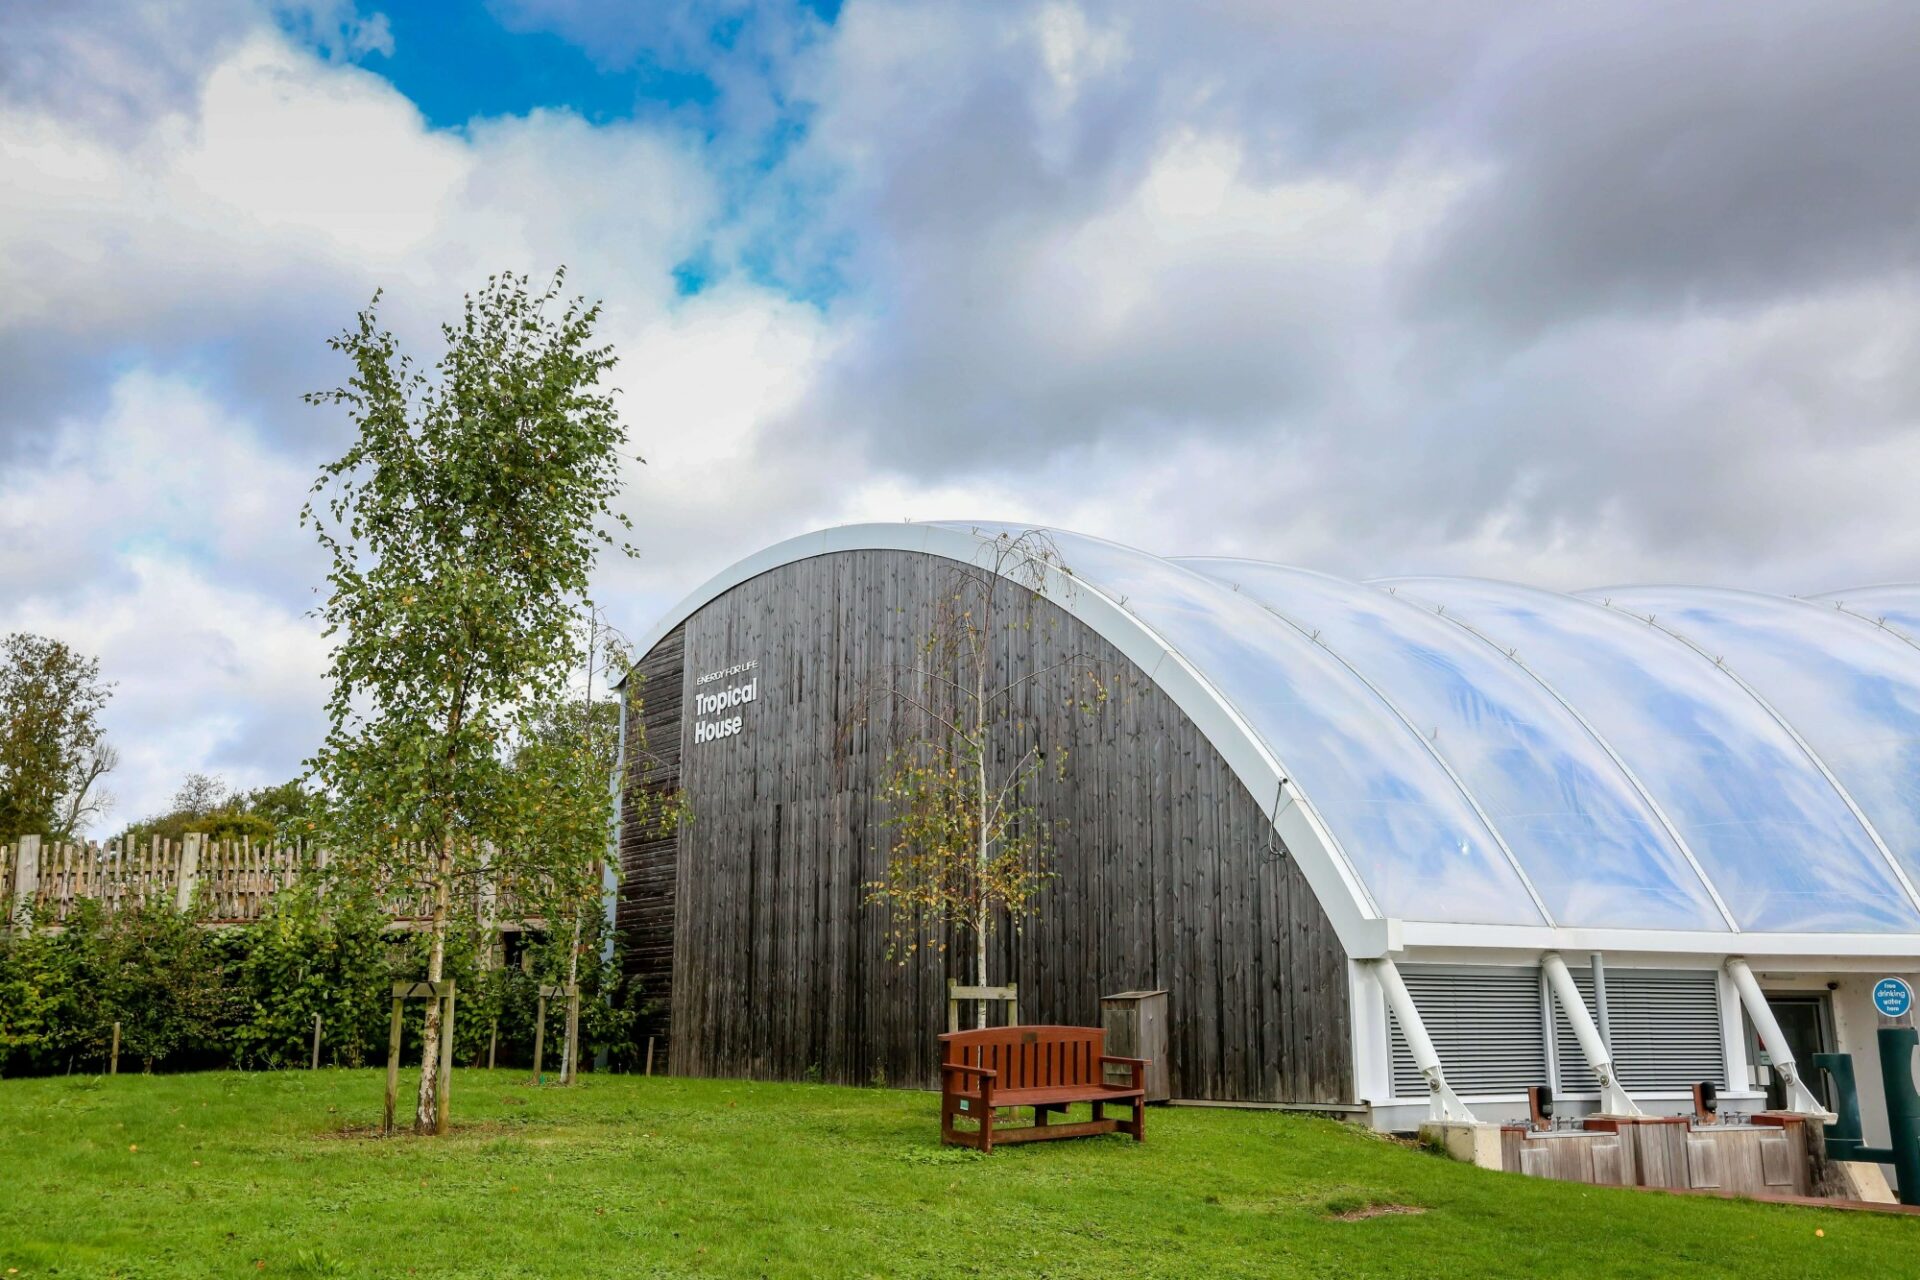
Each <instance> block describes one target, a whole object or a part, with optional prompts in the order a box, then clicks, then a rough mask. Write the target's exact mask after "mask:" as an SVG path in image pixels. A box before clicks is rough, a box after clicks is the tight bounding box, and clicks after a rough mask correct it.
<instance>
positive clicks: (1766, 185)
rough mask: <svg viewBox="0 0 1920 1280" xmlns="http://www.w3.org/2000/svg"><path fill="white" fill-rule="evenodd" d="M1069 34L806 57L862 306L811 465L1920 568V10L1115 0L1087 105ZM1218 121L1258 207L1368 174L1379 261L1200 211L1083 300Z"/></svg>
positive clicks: (897, 23)
mask: <svg viewBox="0 0 1920 1280" xmlns="http://www.w3.org/2000/svg"><path fill="white" fill-rule="evenodd" d="M1042 9H1043V7H1042V6H1026V7H1019V8H1011V7H1004V6H1003V7H996V8H994V9H992V10H991V11H962V10H956V9H953V8H951V7H945V6H909V5H868V4H859V3H855V4H851V5H849V6H848V8H847V10H846V12H845V13H844V14H843V15H842V18H841V22H840V29H839V30H838V32H837V33H836V36H835V39H834V40H833V41H832V42H831V43H827V44H823V45H822V46H821V47H819V48H817V49H816V50H814V51H813V52H812V53H811V54H810V55H808V57H807V58H805V59H803V60H802V63H801V66H800V67H799V69H798V71H797V72H796V77H797V82H798V83H799V84H800V85H801V86H802V88H803V91H804V93H805V94H807V95H809V96H811V97H812V98H813V99H814V101H815V115H814V117H813V119H814V128H813V132H812V135H811V138H810V141H809V146H808V148H807V149H806V150H805V151H803V153H802V154H801V155H800V156H799V157H798V158H797V159H796V161H795V162H794V165H793V166H792V168H791V170H790V171H789V175H788V176H789V177H793V178H794V180H795V181H796V184H797V185H800V186H802V187H805V186H806V185H807V183H808V182H809V181H812V182H816V183H817V185H818V188H819V189H823V190H828V191H830V192H831V193H832V194H831V196H830V197H829V198H828V199H827V201H826V205H825V211H826V215H827V218H826V222H827V226H826V229H825V230H823V231H821V232H819V233H818V234H817V239H815V240H813V241H811V242H808V241H804V240H803V241H801V242H800V243H799V246H798V248H797V250H796V252H798V253H801V254H804V253H806V252H809V251H815V250H818V251H820V252H828V251H831V252H836V253H838V254H839V255H840V256H839V258H838V263H839V266H840V269H841V270H842V271H843V273H844V274H845V276H846V277H847V279H848V280H849V281H850V284H851V286H852V288H851V295H850V299H849V300H847V301H844V302H843V303H842V304H840V305H841V306H842V309H843V310H844V312H845V313H846V318H848V319H852V320H857V321H858V322H859V323H858V326H857V327H856V328H854V329H853V330H852V333H853V336H852V337H851V338H850V340H848V341H847V342H846V343H845V344H844V345H843V347H842V348H841V349H840V352H839V354H838V356H837V358H836V359H835V361H834V362H833V363H832V365H831V366H830V367H829V368H828V370H827V371H826V372H825V373H824V374H823V376H822V377H821V378H820V379H819V380H818V382H817V384H816V386H815V389H814V391H813V393H812V394H811V396H810V397H809V398H808V399H807V400H806V401H805V402H803V403H802V404H801V406H800V407H799V408H798V409H797V410H796V411H795V413H794V414H793V415H792V417H791V418H790V420H789V421H788V422H787V423H785V424H784V428H785V432H786V433H787V438H788V441H789V447H792V448H794V449H795V450H799V449H803V448H805V447H807V445H808V443H809V442H818V441H824V440H828V439H833V440H842V441H844V440H846V439H847V438H849V437H851V438H853V439H856V440H858V441H860V442H861V443H862V447H863V449H864V451H865V453H866V456H867V457H868V458H869V459H871V460H872V464H873V465H877V466H879V467H882V468H885V469H888V470H892V471H894V472H896V473H898V474H900V475H902V476H904V477H908V478H909V480H910V481H911V482H914V483H922V484H935V483H939V484H948V485H950V484H953V483H957V482H959V481H960V480H962V479H963V478H968V477H971V478H976V479H978V480H981V481H992V482H997V483H1005V484H1010V485H1013V486H1016V487H1017V488H1018V489H1020V491H1022V492H1024V493H1026V494H1028V495H1030V501H1031V503H1032V505H1033V506H1034V508H1035V514H1036V516H1040V517H1044V518H1053V516H1052V514H1051V513H1053V512H1059V511H1066V512H1068V513H1070V514H1077V515H1078V516H1079V518H1081V520H1082V522H1083V523H1086V522H1089V521H1097V522H1102V527H1103V528H1104V530H1105V531H1107V532H1118V533H1121V534H1123V535H1124V534H1125V533H1126V532H1127V531H1128V530H1129V529H1131V528H1135V527H1139V528H1142V529H1156V530H1164V531H1165V532H1166V533H1167V534H1168V535H1169V536H1170V537H1171V538H1172V539H1173V540H1174V541H1175V542H1178V541H1179V540H1180V538H1181V534H1182V531H1186V536H1187V545H1189V546H1193V545H1201V546H1206V547H1209V548H1211V549H1220V544H1221V543H1222V542H1232V541H1237V542H1240V543H1243V544H1249V547H1248V549H1251V548H1252V547H1256V546H1257V549H1258V550H1259V551H1260V552H1261V553H1263V554H1272V555H1280V556H1283V557H1284V556H1286V555H1287V553H1288V549H1289V548H1293V549H1294V550H1295V551H1296V552H1299V553H1303V554H1306V555H1309V556H1319V557H1324V558H1327V559H1331V560H1333V561H1336V562H1337V563H1335V564H1332V565H1330V566H1329V567H1335V568H1338V569H1340V570H1342V571H1345V572H1355V573H1361V574H1368V573H1371V572H1380V571H1385V570H1387V569H1389V568H1393V569H1398V568H1403V567H1404V568H1438V569H1449V570H1460V569H1463V568H1476V569H1478V570H1479V571H1483V572H1493V573H1501V572H1518V573H1523V574H1531V575H1533V576H1538V577H1543V578H1549V579H1552V580H1554V581H1555V582H1557V583H1558V584H1559V585H1567V586H1578V585H1584V584H1585V583H1586V582H1587V581H1590V580H1592V579H1593V578H1596V577H1617V576H1620V574H1621V573H1624V572H1629V571H1632V569H1633V566H1635V565H1640V566H1645V567H1647V569H1648V570H1649V572H1650V573H1651V574H1652V576H1669V573H1663V572H1659V571H1658V570H1659V566H1661V565H1666V566H1669V571H1670V572H1671V571H1684V572H1689V573H1693V574H1694V575H1695V576H1704V577H1714V576H1723V577H1728V578H1732V579H1738V580H1742V581H1751V582H1753V583H1754V584H1756V585H1768V586H1776V587H1779V586H1791V587H1794V588H1795V589H1809V588H1811V587H1813V586H1817V585H1819V582H1818V581H1814V582H1802V581H1799V580H1798V579H1797V578H1796V575H1797V574H1800V573H1801V572H1802V571H1803V570H1805V569H1806V568H1807V567H1808V566H1809V565H1811V564H1813V563H1814V562H1815V561H1816V560H1818V559H1819V558H1820V557H1821V556H1824V557H1825V559H1826V561H1827V562H1829V563H1831V564H1846V565H1848V566H1852V567H1851V568H1849V570H1848V571H1847V573H1842V574H1841V576H1848V575H1849V574H1851V575H1852V576H1861V577H1872V576H1874V574H1875V573H1888V572H1890V573H1893V574H1895V575H1896V576H1898V574H1899V572H1900V569H1899V563H1900V557H1901V556H1910V555H1911V554H1912V553H1913V552H1914V550H1915V546H1914V543H1915V539H1914V538H1912V537H1908V536H1907V535H1906V533H1905V529H1906V527H1907V522H1904V521H1903V519H1902V513H1903V512H1904V510H1905V500H1904V499H1901V498H1900V497H1899V496H1898V495H1897V493H1896V492H1895V490H1894V487H1893V486H1891V485H1889V484H1887V483H1886V482H1885V480H1884V474H1885V471H1886V469H1887V468H1888V467H1890V466H1892V467H1899V466H1902V465H1906V463H1907V462H1908V461H1910V460H1911V457H1912V456H1913V454H1914V453H1915V452H1916V445H1915V442H1916V439H1917V438H1920V437H1917V436H1916V427H1917V426H1920V380H1917V379H1916V377H1915V375H1914V374H1913V373H1912V372H1911V370H1912V369H1913V368H1914V367H1915V362H1914V360H1913V359H1912V357H1913V356H1915V355H1920V351H1916V350H1915V348H1914V343H1915V336H1916V335H1915V324H1916V317H1917V316H1920V305H1917V304H1920V295H1916V291H1915V287H1914V286H1915V283H1916V277H1917V276H1920V273H1917V272H1916V270H1915V267H1916V263H1915V261H1914V257H1915V248H1916V245H1915V241H1916V236H1920V217H1916V214H1920V152H1917V151H1916V148H1920V78H1915V77H1913V76H1911V75H1910V74H1909V69H1908V68H1907V66H1906V63H1907V62H1909V61H1910V58H1911V51H1912V50H1913V49H1914V48H1916V47H1920V40H1916V38H1915V37H1916V36H1917V35H1920V16H1916V15H1920V11H1915V10H1912V9H1910V8H1903V7H1897V6H1895V7H1887V6H1874V7H1868V6H1857V5H1849V6H1846V7H1844V8H1843V9H1840V10H1834V9H1831V8H1829V9H1809V8H1806V7H1804V6H1791V5H1784V4H1773V3H1767V4H1761V5H1757V6H1756V5H1749V6H1738V7H1732V6H1709V7H1706V8H1701V7H1697V6H1696V7H1694V8H1692V9H1674V8H1672V7H1670V6H1652V5H1637V4H1636V5H1632V6H1624V7H1623V6H1607V7H1601V8H1597V9H1596V8H1591V7H1589V8H1587V9H1576V8H1573V7H1564V6H1552V7H1540V6H1512V5H1502V6H1480V7H1471V8H1469V7H1461V6H1428V7H1425V8H1423V9H1419V10H1408V9H1407V8H1406V7H1405V6H1392V7H1391V8H1388V7H1369V6H1364V5H1363V6H1352V5H1341V6H1326V7H1324V8H1320V7H1316V6H1311V5H1309V6H1305V7H1299V6H1289V7H1287V8H1286V9H1284V10H1275V9H1272V8H1270V7H1268V6H1252V5H1248V6H1218V5H1216V6H1207V7H1204V8H1198V9H1196V8H1194V7H1191V6H1186V7H1180V8H1179V9H1178V10H1174V9H1172V8H1171V7H1168V6H1145V5H1141V6H1124V5H1100V6H1086V7H1085V10H1084V13H1085V19H1086V22H1087V23H1088V24H1090V27H1091V28H1092V32H1093V35H1094V36H1096V37H1097V36H1098V35H1099V34H1100V33H1101V30H1102V29H1108V30H1110V31H1112V32H1114V33H1117V35H1118V37H1119V38H1120V39H1121V41H1122V42H1123V43H1124V47H1125V49H1126V54H1125V56H1124V57H1123V58H1119V59H1116V60H1114V62H1113V63H1112V64H1111V65H1108V66H1094V65H1089V66H1088V67H1086V68H1083V69H1082V70H1083V72H1084V74H1081V75H1080V76H1079V78H1078V80H1077V82H1076V83H1075V84H1074V85H1073V86H1072V89H1071V91H1070V92H1068V91H1063V90H1062V88H1061V86H1060V84H1059V83H1057V82H1056V80H1055V78H1054V77H1053V75H1052V72H1051V71H1050V70H1049V67H1048V65H1047V50H1046V49H1045V48H1044V46H1043V41H1042V38H1041V37H1040V35H1039V34H1037V32H1038V26H1037V24H1038V23H1039V22H1040V15H1041V13H1042ZM1208 138H1226V139H1230V140H1231V141H1232V142H1233V143H1234V144H1236V145H1237V146H1238V147H1239V148H1240V155H1241V164H1240V169H1239V172H1238V175H1237V182H1238V184H1239V185H1240V186H1241V187H1243V188H1245V189H1247V190H1250V191H1255V192H1258V191H1262V190H1268V191H1285V190H1311V189H1313V188H1314V187H1315V186H1316V184H1330V185H1332V186H1336V187H1338V186H1344V187H1346V188H1348V189H1351V190H1356V191H1359V192H1362V193H1366V194H1367V195H1368V197H1369V198H1368V199H1367V200H1366V201H1365V202H1364V203H1362V204H1360V205H1358V206H1356V207H1355V208H1354V209H1352V210H1351V214H1350V218H1349V223H1350V224H1351V225H1360V224H1364V223H1368V222H1379V223H1380V224H1381V225H1383V226H1385V227H1386V228H1387V231H1386V232H1385V235H1386V237H1387V243H1386V245H1385V247H1384V248H1383V249H1382V251H1381V252H1380V253H1379V255H1378V256H1377V258H1376V259H1374V260H1370V261H1369V260H1366V259H1365V258H1364V256H1362V257H1360V258H1356V259H1353V260H1347V259H1343V258H1342V257H1341V255H1340V253H1339V252H1338V250H1337V241H1338V238H1339V235H1338V233H1339V231H1340V228H1339V227H1331V228H1318V229H1308V230H1302V229H1300V228H1298V227H1295V228H1289V227H1288V226H1286V225H1283V224H1282V221H1283V220H1284V218H1285V217H1286V216H1287V215H1285V214H1278V213H1276V214H1275V215H1273V217H1274V218H1275V219H1276V222H1275V223H1274V224H1273V225H1270V226H1267V227H1254V228H1248V227H1245V226H1242V225H1239V224H1236V223H1235V222H1233V221H1232V220H1231V219H1228V220H1223V221H1221V222H1219V223H1217V224H1209V223H1208V222H1207V221H1206V219H1205V218H1204V217H1203V218H1200V219H1198V220H1196V221H1194V222H1192V223H1189V224H1186V225H1182V226H1179V227H1177V228H1175V229H1173V230H1171V231H1163V230H1162V229H1156V228H1141V229H1140V230H1139V231H1138V233H1137V234H1136V236H1135V237H1134V239H1133V240H1132V242H1131V245H1130V246H1129V244H1128V242H1127V240H1126V238H1125V237H1119V238H1116V239H1115V241H1114V251H1113V253H1112V255H1111V256H1110V257H1109V258H1108V259H1107V260H1105V261H1101V260H1099V259H1097V258H1093V259H1088V260H1087V261H1086V270H1085V272H1084V275H1085V276H1086V277H1089V278H1090V279H1091V280H1092V282H1093V283H1096V284H1106V285H1110V286H1114V287H1116V288H1122V289H1124V288H1127V287H1131V288H1133V289H1135V290H1136V291H1138V292H1139V293H1140V295H1141V296H1140V298H1139V299H1138V300H1137V302H1136V303H1135V304H1134V305H1132V306H1130V307H1126V308H1123V309H1121V310H1120V311H1118V312H1113V311H1109V310H1106V309H1104V308H1103V306H1102V302H1103V299H1101V298H1100V297H1098V296H1096V295H1095V294H1094V293H1092V292H1089V293H1088V294H1086V295H1081V294H1079V293H1077V292H1076V289H1075V284H1076V280H1075V279H1074V278H1073V277H1072V276H1071V275H1070V274H1069V273H1066V272H1064V270H1063V268H1062V263H1074V262H1077V261H1079V260H1078V259H1075V258H1074V257H1073V256H1072V255H1073V254H1074V253H1075V252H1078V251H1079V250H1080V248H1081V247H1083V246H1084V243H1085V238H1086V237H1087V236H1088V235H1089V234H1090V233H1094V232H1096V231H1097V230H1098V228H1099V227H1100V226H1101V225H1102V222H1103V220H1106V219H1111V218H1112V217H1113V216H1114V215H1115V214H1116V211H1122V210H1124V209H1125V207H1126V206H1127V204H1128V202H1129V201H1130V200H1135V199H1137V197H1138V193H1139V192H1140V190H1141V189H1142V183H1143V182H1144V181H1145V180H1146V179H1147V177H1148V176H1149V175H1150V173H1151V172H1152V166H1153V165H1155V164H1156V163H1159V162H1161V161H1163V160H1164V158H1165V157H1167V156H1168V155H1172V154H1177V153H1178V152H1179V151H1180V150H1181V149H1182V148H1186V147H1191V146H1193V145H1195V141H1194V140H1195V139H1200V140H1202V141H1204V140H1205V139H1208ZM822 174H827V175H831V176H832V179H833V181H832V183H831V184H828V183H825V182H821V181H819V180H818V175H822ZM1422 174H1428V175H1432V176H1433V177H1434V179H1435V181H1436V183H1437V184H1438V189H1441V190H1443V191H1444V196H1443V198H1436V199H1435V201H1434V203H1433V205H1432V208H1431V209H1430V210H1428V209H1422V208H1418V207H1408V206H1407V201H1408V199H1409V196H1408V193H1409V191H1414V192H1416V194H1417V188H1418V184H1419V182H1420V181H1421V175H1422ZM795 175H799V176H797V177H795ZM1290 230H1291V231H1297V232H1298V234H1297V235H1289V234H1288V232H1289V231H1290ZM1263 232H1272V233H1273V235H1272V236H1268V235H1265V234H1263ZM1175 237H1185V238H1184V239H1176V238H1175ZM1316 237H1319V238H1321V239H1324V240H1325V242H1326V244H1327V246H1328V250H1329V252H1328V253H1327V254H1326V255H1324V256H1320V255H1317V254H1316ZM1302 241H1304V247H1303V245H1302ZM1116 317H1117V318H1116ZM1183 460H1184V461H1183ZM1188 464H1195V465H1201V466H1203V467H1205V468H1207V469H1206V470H1204V471H1203V472H1202V473H1196V474H1179V475H1175V476H1172V477H1167V476H1164V475H1162V474H1161V471H1160V469H1162V468H1170V467H1171V468H1180V467H1183V466H1185V465H1188ZM1063 487H1064V488H1065V489H1066V490H1067V491H1068V492H1066V493H1063ZM1089 488H1091V489H1094V490H1096V491H1099V490H1104V491H1106V492H1110V493H1112V494H1114V495H1115V496H1114V497H1113V498H1112V499H1111V502H1110V507H1111V509H1112V510H1111V512H1106V511H1103V510H1102V509H1101V508H1100V506H1099V505H1098V504H1095V505H1093V506H1091V507H1089V506H1088V505H1087V504H1086V503H1083V502H1080V501H1077V500H1075V499H1074V498H1073V497H1072V496H1071V491H1072V490H1085V489H1089ZM1143 495H1151V496H1150V497H1148V496H1143ZM1149 504H1152V505H1154V507H1155V514H1154V516H1153V517H1152V518H1151V519H1149V520H1145V521H1142V520H1140V519H1138V518H1137V517H1136V516H1135V515H1133V514H1132V513H1131V512H1130V511H1129V512H1128V513H1127V514H1119V513H1118V512H1120V511H1123V510H1127V509H1128V508H1136V507H1139V506H1142V505H1149ZM1107 522H1110V523H1107ZM1874 528H1881V529H1888V530H1889V531H1890V535H1891V536H1879V537H1876V536H1873V535H1871V534H1868V533H1864V532H1863V531H1864V530H1868V529H1874ZM1160 545H1166V544H1165V543H1161V544H1160ZM1409 557H1413V558H1414V559H1416V560H1419V559H1422V558H1424V559H1425V560H1426V561H1427V562H1428V563H1413V564H1409V563H1408V558H1409ZM1609 565H1614V566H1616V568H1615V570H1609V569H1608V567H1607V566H1609ZM1716 567H1717V569H1718V570H1719V572H1718V573H1716V572H1715V570H1716ZM1815 576H1816V578H1823V577H1824V576H1830V575H1822V574H1818V573H1816V574H1815Z"/></svg>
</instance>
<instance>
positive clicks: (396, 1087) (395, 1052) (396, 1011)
mask: <svg viewBox="0 0 1920 1280" xmlns="http://www.w3.org/2000/svg"><path fill="white" fill-rule="evenodd" d="M404 1007H405V1002H404V1001H403V999H402V998H401V997H400V996H397V995H396V996H395V997H394V998H393V1022H392V1023H391V1024H390V1025H389V1026H388V1028H387V1110H386V1117H385V1119H383V1120H382V1121H381V1122H380V1131H381V1132H382V1133H385V1134H388V1135H391V1134H392V1133H393V1100H394V1098H395V1097H396V1096H397V1095H398V1094H399V1092H400V1010H401V1009H402V1008H404Z"/></svg>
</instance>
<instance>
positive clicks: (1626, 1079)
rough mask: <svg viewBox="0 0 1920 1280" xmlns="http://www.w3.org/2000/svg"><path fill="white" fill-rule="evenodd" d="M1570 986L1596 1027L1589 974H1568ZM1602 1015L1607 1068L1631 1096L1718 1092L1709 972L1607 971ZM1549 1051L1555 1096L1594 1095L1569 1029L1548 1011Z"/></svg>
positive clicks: (1721, 1077)
mask: <svg viewBox="0 0 1920 1280" xmlns="http://www.w3.org/2000/svg"><path fill="white" fill-rule="evenodd" d="M1570 972H1571V973H1572V974H1573V985H1574V986H1576V987H1578V988H1579V990H1580V999H1581V1001H1582V1002H1583V1003H1585V1004H1586V1006H1587V1013H1588V1014H1589V1015H1590V1016H1592V1017H1593V1018H1594V1020H1595V1022H1596V1023H1597V1022H1598V1021H1599V1016H1598V1014H1597V1012H1596V1010H1595V1005H1594V999H1593V971H1592V970H1590V969H1572V970H1570ZM1607 1013H1608V1015H1609V1017H1610V1019H1611V1022H1612V1027H1611V1030H1612V1033H1613V1044H1612V1050H1613V1061H1614V1065H1615V1066H1616V1067H1617V1068H1618V1069H1619V1072H1620V1081H1621V1083H1622V1084H1624V1085H1626V1087H1627V1089H1628V1090H1629V1091H1630V1092H1631V1091H1636V1090H1655V1089H1660V1090H1669V1089H1690V1088H1692V1087H1693V1085H1694V1084H1695V1082H1697V1081H1700V1080H1712V1081H1713V1082H1714V1083H1716V1084H1719V1085H1721V1086H1723V1087H1724V1086H1725V1084H1726V1074H1727V1063H1726V1053H1725V1044H1724V1042H1723V1040H1722V1038H1721V1034H1720V989H1719V983H1718V980H1717V979H1716V977H1715V975H1714V973H1713V971H1712V970H1710V969H1616V968H1614V967H1613V966H1612V965H1608V966H1607ZM1553 1034H1554V1051H1555V1052H1556V1053H1557V1054H1558V1055H1559V1059H1560V1085H1559V1088H1560V1092H1562V1093H1594V1092H1597V1091H1598V1090H1599V1088H1600V1082H1599V1081H1598V1080H1596V1079H1595V1078H1594V1075H1593V1071H1592V1069H1591V1068H1589V1067H1588V1066H1587V1060H1586V1056H1585V1055H1584V1054H1582V1053H1581V1052H1580V1042H1579V1040H1577V1039H1576V1038H1575V1037H1574V1034H1573V1024H1572V1023H1570V1022H1568V1021H1567V1017H1566V1015H1565V1014H1564V1013H1562V1012H1561V1010H1560V1007H1559V1002H1558V1001H1555V1002H1554V1010H1553Z"/></svg>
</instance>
